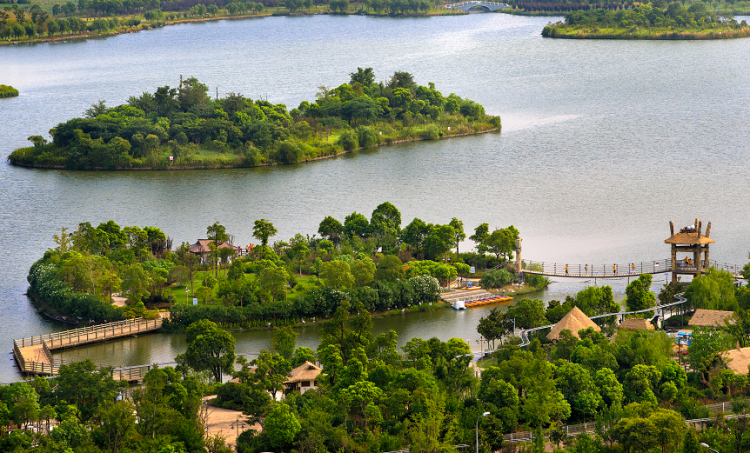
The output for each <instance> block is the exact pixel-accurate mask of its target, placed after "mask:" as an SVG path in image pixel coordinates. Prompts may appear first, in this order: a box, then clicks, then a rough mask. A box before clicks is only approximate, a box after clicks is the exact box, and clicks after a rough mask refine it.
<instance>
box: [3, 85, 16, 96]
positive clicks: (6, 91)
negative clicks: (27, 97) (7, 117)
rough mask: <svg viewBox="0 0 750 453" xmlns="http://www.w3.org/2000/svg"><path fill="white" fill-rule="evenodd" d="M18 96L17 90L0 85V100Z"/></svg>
mask: <svg viewBox="0 0 750 453" xmlns="http://www.w3.org/2000/svg"><path fill="white" fill-rule="evenodd" d="M16 96H18V90H16V89H15V88H13V87H12V86H10V85H0V98H12V97H16Z"/></svg>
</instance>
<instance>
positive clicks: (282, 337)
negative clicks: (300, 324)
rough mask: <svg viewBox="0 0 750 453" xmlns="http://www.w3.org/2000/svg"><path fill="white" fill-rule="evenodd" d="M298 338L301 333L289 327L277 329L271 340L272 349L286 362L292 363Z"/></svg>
mask: <svg viewBox="0 0 750 453" xmlns="http://www.w3.org/2000/svg"><path fill="white" fill-rule="evenodd" d="M297 336H299V333H297V332H295V331H294V329H292V328H291V327H289V326H286V327H281V328H277V329H275V330H274V332H273V337H272V338H271V347H272V348H273V350H274V351H276V352H277V353H279V354H280V355H281V356H282V357H284V358H285V359H286V360H289V361H291V360H292V354H294V348H295V346H296V345H297Z"/></svg>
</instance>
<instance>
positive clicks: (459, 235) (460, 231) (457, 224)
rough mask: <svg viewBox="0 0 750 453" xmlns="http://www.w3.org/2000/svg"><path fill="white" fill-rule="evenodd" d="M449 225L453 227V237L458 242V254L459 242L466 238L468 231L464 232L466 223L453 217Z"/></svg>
mask: <svg viewBox="0 0 750 453" xmlns="http://www.w3.org/2000/svg"><path fill="white" fill-rule="evenodd" d="M448 225H450V226H452V227H453V237H454V239H455V244H456V255H458V244H459V243H460V242H461V241H463V240H464V239H466V233H465V232H464V223H463V222H462V221H460V220H458V219H457V218H455V217H453V218H452V219H451V221H450V223H449V224H448Z"/></svg>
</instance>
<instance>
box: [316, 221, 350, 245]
mask: <svg viewBox="0 0 750 453" xmlns="http://www.w3.org/2000/svg"><path fill="white" fill-rule="evenodd" d="M318 234H319V235H320V236H321V237H322V238H325V239H328V240H330V241H331V242H333V243H334V244H336V245H338V244H339V242H340V241H341V235H342V234H344V226H343V225H342V224H341V222H339V221H338V220H336V219H335V218H333V217H331V216H327V217H326V218H325V219H323V221H322V222H320V225H319V226H318Z"/></svg>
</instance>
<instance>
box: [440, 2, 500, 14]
mask: <svg viewBox="0 0 750 453" xmlns="http://www.w3.org/2000/svg"><path fill="white" fill-rule="evenodd" d="M445 8H446V9H452V10H454V11H455V10H460V11H466V12H468V11H469V10H470V9H472V8H481V9H484V10H486V11H497V10H499V9H504V8H510V5H508V4H507V3H497V2H481V1H469V2H461V3H451V4H449V5H445Z"/></svg>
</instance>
